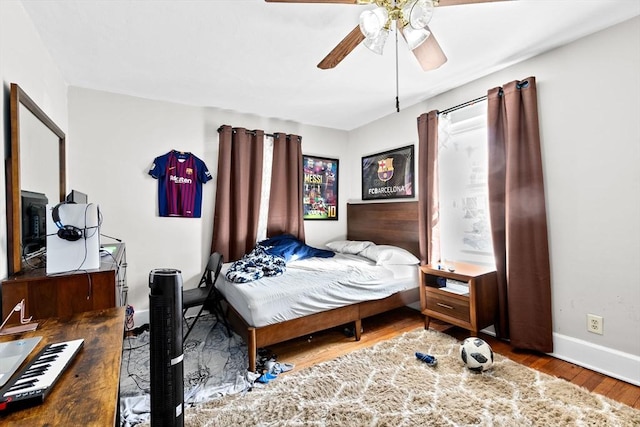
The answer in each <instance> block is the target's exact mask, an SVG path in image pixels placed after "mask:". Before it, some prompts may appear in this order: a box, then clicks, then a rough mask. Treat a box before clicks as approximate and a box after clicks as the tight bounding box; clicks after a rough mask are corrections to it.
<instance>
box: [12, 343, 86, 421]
mask: <svg viewBox="0 0 640 427" xmlns="http://www.w3.org/2000/svg"><path fill="white" fill-rule="evenodd" d="M83 344H84V340H83V339H78V340H73V341H65V342H60V343H56V344H49V345H47V346H46V347H45V348H43V349H42V350H41V351H40V352H39V353H38V354H37V355H36V356H35V357H34V358H33V359H32V360H31V361H30V362H29V364H28V365H27V366H26V367H25V368H24V369H22V370H21V371H20V372H19V373H18V374H16V375H15V376H14V377H13V378H12V379H11V380H10V381H9V382H8V383H7V384H6V385H5V386H4V387H3V388H2V389H0V410H4V409H6V408H7V406H9V407H11V406H13V405H14V404H17V403H20V406H26V405H27V404H31V403H42V401H43V400H44V398H45V397H46V396H47V394H49V392H50V391H51V387H52V386H53V385H54V384H55V382H56V381H57V380H58V378H59V377H60V375H62V373H63V372H64V370H65V369H66V368H67V367H68V366H69V364H70V363H71V361H72V360H73V358H74V357H75V356H76V354H77V353H78V351H80V348H82V345H83Z"/></svg>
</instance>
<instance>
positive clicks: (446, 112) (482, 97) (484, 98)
mask: <svg viewBox="0 0 640 427" xmlns="http://www.w3.org/2000/svg"><path fill="white" fill-rule="evenodd" d="M486 99H487V95H485V96H481V97H480V98H476V99H472V100H471V101H467V102H463V103H462V104H459V105H456V106H455V107H451V108H447V109H446V110H443V111H438V115H440V114H448V113H451V112H453V111H456V110H460V109H461V108H464V107H468V106H470V105H473V104H475V103H477V102H481V101H485V100H486Z"/></svg>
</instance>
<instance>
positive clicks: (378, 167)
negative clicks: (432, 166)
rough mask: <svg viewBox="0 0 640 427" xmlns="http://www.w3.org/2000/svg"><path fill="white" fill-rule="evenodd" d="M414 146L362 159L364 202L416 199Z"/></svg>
mask: <svg viewBox="0 0 640 427" xmlns="http://www.w3.org/2000/svg"><path fill="white" fill-rule="evenodd" d="M413 152H414V149H413V145H408V146H406V147H402V148H396V149H394V150H389V151H384V152H382V153H378V154H372V155H370V156H364V157H362V200H372V199H398V198H403V197H414V196H415V193H414V190H413V187H414V175H413Z"/></svg>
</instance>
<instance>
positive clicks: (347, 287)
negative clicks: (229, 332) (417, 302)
mask: <svg viewBox="0 0 640 427" xmlns="http://www.w3.org/2000/svg"><path fill="white" fill-rule="evenodd" d="M230 265H231V263H227V264H225V265H224V266H223V268H222V272H221V274H220V276H219V278H218V281H217V282H216V287H217V288H218V289H219V290H220V292H222V294H223V295H224V296H225V298H226V299H227V301H228V302H229V303H230V304H231V305H232V306H233V307H234V308H235V309H236V311H237V312H238V313H239V314H240V315H241V316H242V317H243V318H244V319H245V321H246V322H247V324H249V325H250V326H253V327H262V326H266V325H271V324H275V323H280V322H284V321H286V320H291V319H295V318H298V317H302V316H307V315H309V314H314V313H319V312H322V311H327V310H330V309H333V308H338V307H343V306H345V305H349V304H353V303H357V302H362V301H369V300H376V299H382V298H386V297H388V296H390V295H392V294H394V293H396V292H400V291H403V290H407V289H412V288H417V287H418V267H417V266H416V265H389V266H376V265H375V263H374V262H372V261H370V260H368V259H366V258H363V257H360V256H357V255H347V254H341V253H336V256H335V257H333V258H309V259H305V260H302V261H291V262H289V263H288V264H287V271H286V272H285V273H284V274H283V275H282V276H278V277H265V278H262V279H260V280H256V281H253V282H249V283H233V282H229V281H227V280H226V279H225V277H224V276H225V272H226V270H227V269H228V268H229V266H230Z"/></svg>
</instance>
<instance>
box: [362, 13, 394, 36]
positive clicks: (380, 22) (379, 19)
mask: <svg viewBox="0 0 640 427" xmlns="http://www.w3.org/2000/svg"><path fill="white" fill-rule="evenodd" d="M388 17H389V15H388V13H387V9H385V8H384V7H377V8H375V9H373V10H365V11H364V12H362V13H361V14H360V31H361V32H362V34H363V35H364V36H365V37H366V38H368V39H375V38H376V37H378V35H379V34H380V32H381V31H382V30H383V29H384V26H385V24H386V23H387V19H388Z"/></svg>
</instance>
